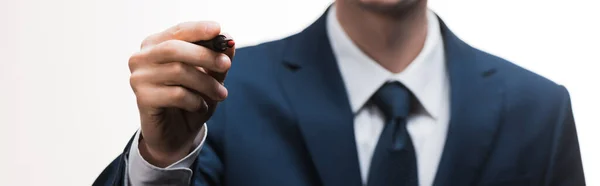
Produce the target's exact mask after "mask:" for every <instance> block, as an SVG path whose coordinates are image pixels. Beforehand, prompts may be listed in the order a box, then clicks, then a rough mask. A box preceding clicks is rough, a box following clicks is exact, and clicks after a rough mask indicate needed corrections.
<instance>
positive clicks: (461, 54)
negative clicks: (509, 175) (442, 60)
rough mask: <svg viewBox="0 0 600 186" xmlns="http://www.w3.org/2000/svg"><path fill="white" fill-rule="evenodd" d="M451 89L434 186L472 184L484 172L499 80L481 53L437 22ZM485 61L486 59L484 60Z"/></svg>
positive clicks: (497, 113) (497, 117)
mask: <svg viewBox="0 0 600 186" xmlns="http://www.w3.org/2000/svg"><path fill="white" fill-rule="evenodd" d="M440 24H441V25H440V26H441V29H442V35H443V39H444V47H445V51H446V61H447V70H448V72H449V77H450V86H451V93H450V94H451V96H450V97H451V107H450V109H451V111H450V113H451V115H450V125H449V127H448V135H447V139H446V144H445V147H444V152H443V155H442V159H441V161H440V165H439V167H438V172H437V175H436V180H435V182H434V185H437V186H441V185H465V186H466V185H473V184H475V183H476V182H477V181H478V179H479V177H480V174H481V172H482V171H483V170H484V167H485V163H486V161H487V158H488V157H489V155H490V152H491V151H492V149H493V146H494V140H495V136H496V133H497V128H498V126H499V123H500V122H501V118H502V117H501V113H502V101H503V90H502V87H503V86H502V81H501V80H500V79H499V77H498V76H494V74H495V73H496V68H494V67H493V66H492V65H491V64H492V63H490V62H489V61H482V60H479V59H478V56H477V55H481V54H483V52H481V51H477V50H476V49H474V48H472V47H470V46H469V45H468V44H466V43H464V42H463V41H461V40H460V39H459V38H458V37H457V36H455V35H454V34H453V33H452V32H451V31H450V30H449V29H448V27H447V26H446V25H445V24H444V23H443V22H442V21H441V20H440ZM488 60H489V59H488Z"/></svg>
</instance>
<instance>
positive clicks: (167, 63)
mask: <svg viewBox="0 0 600 186" xmlns="http://www.w3.org/2000/svg"><path fill="white" fill-rule="evenodd" d="M220 32H221V31H220V28H219V26H218V24H216V23H212V22H187V23H182V24H179V25H177V26H174V27H172V28H169V29H167V30H165V31H163V32H160V33H157V34H154V35H152V36H149V37H148V38H147V39H146V40H145V41H144V42H143V43H142V49H141V50H140V52H138V53H136V54H134V55H132V57H131V58H130V60H129V66H130V69H131V85H132V88H133V90H134V92H135V94H136V97H137V104H138V107H139V111H140V118H141V128H140V130H139V131H138V132H137V133H136V134H135V136H134V137H133V138H132V140H131V141H130V142H129V143H128V144H127V146H126V148H125V150H124V152H123V153H122V154H121V155H120V156H119V157H117V158H116V159H115V160H114V161H113V162H112V163H111V164H110V165H109V166H108V167H107V168H106V169H105V170H104V171H103V172H102V173H101V175H100V176H99V177H98V178H97V180H96V181H95V183H94V184H95V185H210V186H219V185H223V186H224V185H231V186H238V185H240V186H242V185H261V186H280V185H286V186H313V185H323V186H360V185H369V186H388V185H389V186H392V185H395V186H416V185H439V186H445V185H448V186H468V185H511V186H519V185H545V186H579V185H585V182H584V176H583V170H582V163H581V157H580V152H579V145H578V141H577V134H576V130H575V123H574V120H573V115H572V111H571V103H570V97H569V93H568V92H567V90H566V89H565V87H563V86H561V85H557V84H555V83H553V82H551V81H549V80H548V79H546V78H544V77H541V76H539V75H536V74H534V73H532V72H530V71H527V70H525V69H523V68H521V67H518V66H516V65H514V64H512V63H511V62H508V61H506V60H504V59H502V58H499V57H496V56H493V55H491V54H488V53H486V52H483V51H480V50H478V49H475V48H473V47H471V46H469V45H468V44H467V43H465V42H463V41H461V40H460V39H459V38H458V37H457V36H456V35H454V34H453V33H452V32H451V30H450V29H449V28H448V27H447V26H446V25H445V24H444V22H443V21H442V20H441V19H440V18H438V16H436V15H435V13H433V12H432V11H431V10H429V9H428V8H427V1H426V0H338V1H336V2H335V3H334V4H333V5H332V6H331V7H329V8H328V9H327V11H325V13H324V14H323V15H322V16H321V17H320V18H319V19H318V20H317V21H315V22H314V23H313V24H312V25H310V26H309V27H308V28H306V29H305V30H303V31H302V32H300V33H298V34H295V35H292V36H290V37H287V38H284V39H281V40H276V41H271V42H267V43H263V44H259V45H256V46H251V47H246V48H243V49H238V50H237V51H235V49H229V50H228V51H226V52H224V53H216V52H212V51H210V50H208V49H206V48H204V47H201V46H198V45H194V44H191V43H190V42H193V41H197V40H206V39H210V38H213V37H215V36H216V35H218V34H219V33H220ZM549 39H551V38H549ZM234 56H235V60H233V63H232V59H233V58H234ZM225 87H226V88H225Z"/></svg>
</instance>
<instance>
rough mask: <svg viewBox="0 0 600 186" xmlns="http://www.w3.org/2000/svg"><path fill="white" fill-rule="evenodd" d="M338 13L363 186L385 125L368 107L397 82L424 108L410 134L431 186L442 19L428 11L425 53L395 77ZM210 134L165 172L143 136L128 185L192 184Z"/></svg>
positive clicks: (332, 28)
mask: <svg viewBox="0 0 600 186" xmlns="http://www.w3.org/2000/svg"><path fill="white" fill-rule="evenodd" d="M335 12H336V9H335V6H331V8H330V11H329V12H328V15H327V34H328V36H329V40H330V42H331V46H332V49H333V52H334V55H335V58H336V59H337V62H338V66H339V68H340V72H341V75H342V78H343V80H344V83H345V85H346V88H347V92H348V98H349V101H350V105H351V107H352V111H353V112H354V114H355V118H354V132H355V136H356V148H357V150H358V157H359V162H360V169H361V176H362V180H363V182H364V184H366V183H367V179H368V178H367V175H368V172H369V167H370V164H371V158H372V156H373V152H374V150H375V146H376V145H377V141H378V139H379V135H380V133H381V131H382V130H383V125H384V117H383V115H382V113H381V112H380V111H379V110H378V109H377V108H376V107H375V106H373V105H371V104H368V103H367V101H368V100H369V98H370V97H371V96H372V95H373V94H374V93H375V92H376V91H377V90H378V89H379V87H381V86H382V85H383V84H385V83H386V82H388V81H398V82H401V83H402V84H404V86H406V87H407V88H408V89H409V90H410V91H411V92H412V93H413V94H414V95H415V96H416V98H417V100H418V101H419V103H420V105H421V106H422V107H421V108H420V109H419V111H418V112H416V113H413V114H411V115H410V116H409V118H408V122H407V128H408V132H409V134H410V136H411V138H412V141H413V145H414V147H415V151H416V157H417V168H418V177H419V185H422V186H425V185H432V184H433V180H434V178H435V174H436V172H437V167H438V163H439V161H440V158H441V155H442V151H443V148H444V143H445V140H446V132H447V128H448V121H449V89H450V87H449V86H450V83H449V81H448V77H447V73H446V68H445V58H444V48H443V44H442V43H443V42H442V37H441V33H440V27H439V22H438V19H437V16H436V15H435V14H434V13H433V12H431V11H428V13H427V19H428V33H427V39H426V41H425V45H424V47H423V49H422V50H421V52H420V54H419V55H418V56H417V58H416V59H415V60H414V61H413V62H412V63H411V64H410V65H409V66H408V67H407V68H406V69H405V70H404V71H403V72H401V73H397V74H394V73H391V72H389V71H388V70H386V69H385V68H383V67H382V66H380V65H379V64H378V63H376V62H375V61H374V60H372V59H371V58H369V57H368V56H367V55H365V54H364V53H363V52H362V51H361V50H360V49H359V48H358V47H357V46H356V45H355V44H354V43H353V42H352V40H350V38H349V37H348V36H347V35H346V33H345V32H344V30H343V28H342V27H341V25H340V24H339V22H338V20H337V18H336V13H335ZM207 131H208V130H207V127H206V125H204V126H203V128H202V130H201V132H200V133H199V134H198V136H197V138H196V140H195V143H194V144H195V145H196V146H197V147H196V149H194V151H193V152H192V153H190V154H189V155H188V156H186V157H185V158H183V159H181V160H180V161H178V162H176V163H173V164H172V165H170V166H168V167H166V168H159V167H156V166H153V165H151V164H150V163H148V162H147V161H146V160H144V159H143V158H142V156H141V155H140V154H139V151H138V140H139V135H140V134H139V131H138V133H137V134H136V137H135V139H134V142H133V143H132V145H131V150H130V154H129V156H128V158H127V159H128V160H127V171H126V173H125V180H126V181H125V182H128V183H126V185H129V184H132V185H147V183H151V182H155V183H156V181H158V180H180V184H181V185H187V184H189V183H190V179H191V176H192V170H191V169H189V167H190V166H191V165H192V163H193V162H194V160H195V159H196V158H197V156H198V153H199V152H200V149H201V148H202V144H203V143H204V140H205V137H206V134H207ZM200 166H201V165H200ZM159 182H160V181H159ZM172 184H177V183H172Z"/></svg>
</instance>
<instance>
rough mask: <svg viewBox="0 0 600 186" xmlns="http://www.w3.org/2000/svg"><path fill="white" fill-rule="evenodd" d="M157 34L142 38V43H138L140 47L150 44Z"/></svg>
mask: <svg viewBox="0 0 600 186" xmlns="http://www.w3.org/2000/svg"><path fill="white" fill-rule="evenodd" d="M157 35H158V34H152V35H150V36H148V37H146V38H145V39H144V40H142V43H141V44H140V48H144V47H146V46H149V45H152V43H154V40H155V38H156V37H157Z"/></svg>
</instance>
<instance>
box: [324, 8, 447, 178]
mask: <svg viewBox="0 0 600 186" xmlns="http://www.w3.org/2000/svg"><path fill="white" fill-rule="evenodd" d="M335 12H336V10H335V6H332V7H331V10H330V12H329V15H327V16H328V17H327V34H328V36H329V40H330V42H331V47H332V49H333V53H334V54H335V57H336V59H337V62H338V66H339V68H340V72H341V75H342V78H343V80H344V83H345V85H346V89H347V92H348V98H349V99H350V100H349V101H350V106H351V107H352V111H353V112H354V135H355V136H356V148H357V150H358V158H359V162H360V169H361V176H362V180H363V182H364V183H365V184H366V183H367V179H368V178H367V175H368V173H369V167H370V165H371V158H372V157H373V152H374V151H375V147H376V146H377V141H378V139H379V135H380V133H381V131H382V130H383V125H384V123H385V121H384V116H383V115H382V113H381V112H380V111H379V110H378V109H377V108H376V107H375V106H374V105H371V104H368V103H367V101H368V100H369V98H370V97H371V96H372V95H373V94H374V93H375V92H377V90H378V89H379V88H380V87H381V86H383V85H384V84H385V83H386V82H388V81H398V82H400V83H402V84H404V86H406V87H407V88H408V89H409V90H410V91H411V92H412V93H413V94H414V95H415V97H416V98H417V99H418V101H419V103H420V105H421V106H422V107H421V109H420V111H419V112H417V113H415V114H412V115H411V116H409V118H408V121H407V126H406V127H407V129H408V132H409V134H410V136H411V139H412V141H413V144H414V147H415V151H416V157H417V169H418V177H419V185H423V186H425V185H432V184H433V180H434V177H435V174H436V172H437V167H438V163H439V161H440V158H441V155H442V151H443V148H444V144H445V140H446V132H447V129H448V122H449V110H450V109H449V95H450V94H449V90H450V89H449V88H450V83H449V81H448V77H447V73H446V68H445V57H444V46H443V41H442V36H441V31H440V26H439V21H438V19H437V16H436V15H435V14H434V13H433V12H432V11H428V12H427V20H428V32H427V39H426V41H425V45H424V46H423V49H422V50H421V52H420V53H419V55H418V56H417V57H416V58H415V60H414V61H413V62H412V63H411V64H410V65H409V66H408V67H407V68H406V69H405V70H404V71H402V72H401V73H397V74H394V73H391V72H389V71H388V70H386V69H385V68H383V67H382V66H380V65H379V64H378V63H377V62H375V61H374V60H373V59H371V58H370V57H368V56H367V55H366V54H364V53H363V52H362V51H361V50H360V49H359V48H358V47H357V46H356V45H355V44H354V43H353V42H352V40H351V39H350V38H349V37H348V36H347V35H346V33H345V32H344V30H343V28H342V27H341V25H340V23H339V22H338V20H337V18H336V14H335Z"/></svg>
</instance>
